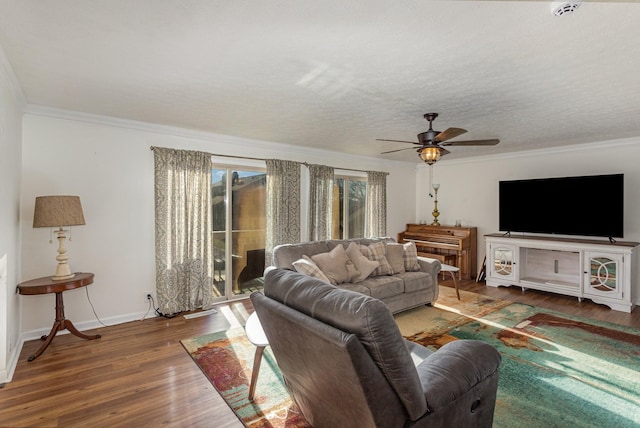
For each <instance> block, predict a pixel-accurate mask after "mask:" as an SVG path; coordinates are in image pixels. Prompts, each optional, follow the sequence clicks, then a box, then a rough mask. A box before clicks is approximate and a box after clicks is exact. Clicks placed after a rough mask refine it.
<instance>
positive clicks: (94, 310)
mask: <svg viewBox="0 0 640 428" xmlns="http://www.w3.org/2000/svg"><path fill="white" fill-rule="evenodd" d="M84 291H86V292H87V300H88V301H89V305H90V306H91V310H92V311H93V315H95V317H96V319H97V320H98V322H99V323H100V324H102V325H103V326H104V327H109V326H108V325H106V324H105V323H103V322H102V320H100V317H98V314H96V308H94V307H93V303H92V302H91V298H90V297H89V287H84Z"/></svg>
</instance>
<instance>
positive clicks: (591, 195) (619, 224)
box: [499, 174, 624, 238]
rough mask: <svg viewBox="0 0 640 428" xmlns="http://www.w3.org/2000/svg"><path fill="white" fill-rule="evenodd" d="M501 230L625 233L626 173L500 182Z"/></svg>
mask: <svg viewBox="0 0 640 428" xmlns="http://www.w3.org/2000/svg"><path fill="white" fill-rule="evenodd" d="M499 216H500V217H499V227H500V230H501V231H503V232H528V233H545V234H558V235H580V236H598V237H608V238H622V237H623V223H624V218H623V217H624V175H623V174H610V175H589V176H580V177H560V178H541V179H532V180H510V181H500V183H499Z"/></svg>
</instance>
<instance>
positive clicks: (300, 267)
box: [293, 256, 331, 283]
mask: <svg viewBox="0 0 640 428" xmlns="http://www.w3.org/2000/svg"><path fill="white" fill-rule="evenodd" d="M293 268H294V269H295V270H296V272H300V273H303V274H305V275H309V276H312V277H314V278H318V279H319V280H321V281H324V282H326V283H331V281H330V280H329V278H327V276H326V275H325V274H324V273H322V270H321V269H320V268H319V267H318V265H316V264H315V263H314V262H313V260H311V259H310V258H309V256H302V258H301V259H299V260H296V261H295V262H293Z"/></svg>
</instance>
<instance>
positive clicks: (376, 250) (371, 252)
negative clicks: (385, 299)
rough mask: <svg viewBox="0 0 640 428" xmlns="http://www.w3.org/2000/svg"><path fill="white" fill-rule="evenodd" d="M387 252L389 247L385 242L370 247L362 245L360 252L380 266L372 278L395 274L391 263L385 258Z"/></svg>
mask: <svg viewBox="0 0 640 428" xmlns="http://www.w3.org/2000/svg"><path fill="white" fill-rule="evenodd" d="M386 250H387V246H386V245H385V243H384V242H376V243H374V244H370V245H360V251H361V252H362V254H363V255H364V256H365V257H367V258H368V259H369V260H372V261H374V262H378V263H379V264H380V265H379V266H378V267H377V268H376V270H374V271H373V273H372V274H371V276H379V275H391V274H393V270H391V265H390V264H389V261H387V257H386V256H385V254H386Z"/></svg>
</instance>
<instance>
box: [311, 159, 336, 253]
mask: <svg viewBox="0 0 640 428" xmlns="http://www.w3.org/2000/svg"><path fill="white" fill-rule="evenodd" d="M308 167H309V240H310V241H322V240H324V239H331V232H332V227H333V221H332V220H333V168H331V167H330V166H325V165H308Z"/></svg>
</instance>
